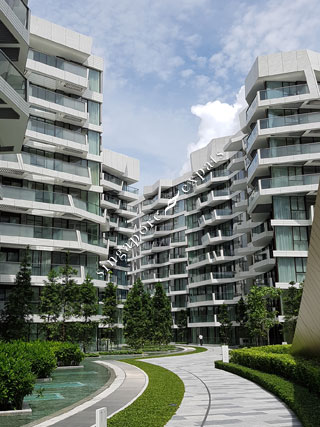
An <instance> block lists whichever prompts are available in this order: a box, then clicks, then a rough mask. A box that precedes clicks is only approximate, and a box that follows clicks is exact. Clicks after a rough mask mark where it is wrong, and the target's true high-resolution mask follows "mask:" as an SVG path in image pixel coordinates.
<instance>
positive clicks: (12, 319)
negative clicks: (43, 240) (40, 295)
mask: <svg viewBox="0 0 320 427" xmlns="http://www.w3.org/2000/svg"><path fill="white" fill-rule="evenodd" d="M32 301H33V290H32V286H31V256H30V250H29V247H27V249H26V250H25V252H24V256H23V259H22V262H21V264H20V269H19V271H18V273H17V275H16V278H15V281H14V286H13V288H12V291H11V293H10V294H9V298H8V301H7V302H6V303H5V306H4V310H3V311H2V313H1V324H2V325H1V331H2V337H3V339H5V340H11V339H13V340H16V339H23V340H25V341H27V340H28V339H29V333H30V324H31V323H32V318H31V315H32V314H33V309H32Z"/></svg>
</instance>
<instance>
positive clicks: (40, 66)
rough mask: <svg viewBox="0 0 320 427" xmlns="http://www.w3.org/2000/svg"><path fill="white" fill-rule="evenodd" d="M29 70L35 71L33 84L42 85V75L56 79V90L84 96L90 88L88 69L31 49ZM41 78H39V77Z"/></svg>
mask: <svg viewBox="0 0 320 427" xmlns="http://www.w3.org/2000/svg"><path fill="white" fill-rule="evenodd" d="M27 68H28V69H30V70H31V71H34V73H33V76H32V82H33V83H35V84H41V80H42V79H41V75H43V76H46V77H50V79H51V80H52V79H55V82H56V89H62V90H63V91H65V92H70V93H76V94H83V92H84V91H85V90H86V89H87V88H88V69H87V68H86V67H83V66H82V65H79V64H75V63H73V62H68V61H65V60H63V59H61V58H57V57H56V56H53V55H47V54H44V53H42V52H38V51H35V50H32V49H30V50H29V54H28V61H27ZM38 76H39V77H38Z"/></svg>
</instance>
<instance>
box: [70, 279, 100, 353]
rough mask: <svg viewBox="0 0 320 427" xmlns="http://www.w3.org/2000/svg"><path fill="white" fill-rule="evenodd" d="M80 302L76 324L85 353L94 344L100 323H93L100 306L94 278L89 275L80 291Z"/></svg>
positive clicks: (77, 308)
mask: <svg viewBox="0 0 320 427" xmlns="http://www.w3.org/2000/svg"><path fill="white" fill-rule="evenodd" d="M78 296H79V297H78V301H77V306H76V308H75V315H76V316H77V317H80V322H78V323H77V324H76V328H77V336H78V340H79V341H80V342H81V343H82V347H83V351H84V352H86V349H87V347H88V346H89V345H90V344H91V343H92V341H93V338H94V334H95V331H96V329H97V325H98V322H95V321H92V319H91V317H92V316H95V315H97V314H98V309H99V304H98V296H97V290H96V288H95V287H94V284H93V282H92V278H91V277H90V276H89V275H87V276H86V278H85V280H84V282H83V283H81V285H80V286H79V289H78Z"/></svg>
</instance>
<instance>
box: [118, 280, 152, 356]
mask: <svg viewBox="0 0 320 427" xmlns="http://www.w3.org/2000/svg"><path fill="white" fill-rule="evenodd" d="M144 292H145V291H144V289H143V284H142V282H141V280H140V279H138V280H137V281H136V282H135V283H134V285H133V286H132V288H131V290H130V291H129V293H128V298H127V300H126V302H125V304H124V308H123V324H124V336H125V338H126V342H127V343H128V344H129V345H130V346H131V347H133V348H135V349H139V348H142V347H143V346H144V345H145V343H146V337H145V335H144V333H145V329H146V323H147V322H146V320H147V319H146V311H145V310H144V307H143V304H142V296H143V294H144Z"/></svg>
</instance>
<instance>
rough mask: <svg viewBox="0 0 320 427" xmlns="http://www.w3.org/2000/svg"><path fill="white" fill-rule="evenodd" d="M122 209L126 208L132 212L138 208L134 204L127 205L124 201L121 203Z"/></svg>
mask: <svg viewBox="0 0 320 427" xmlns="http://www.w3.org/2000/svg"><path fill="white" fill-rule="evenodd" d="M120 209H122V210H124V211H128V212H132V213H137V208H136V207H134V206H128V205H125V204H123V203H120Z"/></svg>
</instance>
